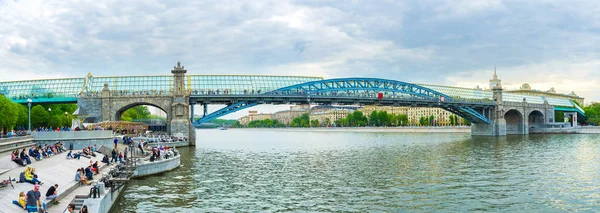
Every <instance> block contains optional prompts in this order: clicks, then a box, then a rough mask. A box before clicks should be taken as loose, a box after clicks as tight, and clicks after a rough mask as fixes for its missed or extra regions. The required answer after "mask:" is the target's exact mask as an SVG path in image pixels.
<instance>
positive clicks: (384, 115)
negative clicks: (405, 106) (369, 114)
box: [377, 111, 390, 126]
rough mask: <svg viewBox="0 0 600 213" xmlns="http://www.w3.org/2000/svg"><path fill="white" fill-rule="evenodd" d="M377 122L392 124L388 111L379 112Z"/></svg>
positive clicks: (381, 124)
mask: <svg viewBox="0 0 600 213" xmlns="http://www.w3.org/2000/svg"><path fill="white" fill-rule="evenodd" d="M377 124H378V126H388V125H390V118H389V117H388V113H387V111H379V112H377Z"/></svg>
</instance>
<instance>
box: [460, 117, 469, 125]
mask: <svg viewBox="0 0 600 213" xmlns="http://www.w3.org/2000/svg"><path fill="white" fill-rule="evenodd" d="M462 121H463V124H465V125H467V126H471V122H470V121H469V120H467V119H464V118H463V119H462Z"/></svg>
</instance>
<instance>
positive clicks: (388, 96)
mask: <svg viewBox="0 0 600 213" xmlns="http://www.w3.org/2000/svg"><path fill="white" fill-rule="evenodd" d="M244 92H245V93H244V94H241V95H240V94H234V93H228V92H225V93H223V92H222V91H216V90H215V91H206V92H205V93H200V91H199V92H198V93H196V92H195V91H193V92H192V94H191V96H192V97H195V98H220V97H247V98H267V97H268V98H276V97H282V98H283V97H285V98H306V99H316V98H367V99H385V100H403V101H427V102H446V103H464V104H481V105H494V101H492V100H489V99H468V98H456V97H453V98H450V99H443V98H437V97H435V98H434V97H423V96H416V95H410V94H404V93H399V92H387V93H386V92H384V93H383V96H382V97H381V98H380V97H379V92H371V91H368V92H364V91H343V92H342V91H328V92H316V93H305V92H292V91H271V92H268V93H262V94H259V93H257V92H261V91H260V90H257V91H254V93H252V92H253V91H250V92H248V91H244Z"/></svg>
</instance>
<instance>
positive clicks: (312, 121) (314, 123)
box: [310, 119, 319, 127]
mask: <svg viewBox="0 0 600 213" xmlns="http://www.w3.org/2000/svg"><path fill="white" fill-rule="evenodd" d="M310 124H311V126H312V127H318V126H319V120H317V119H315V120H311V121H310Z"/></svg>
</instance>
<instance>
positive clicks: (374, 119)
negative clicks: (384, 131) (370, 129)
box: [369, 110, 379, 126]
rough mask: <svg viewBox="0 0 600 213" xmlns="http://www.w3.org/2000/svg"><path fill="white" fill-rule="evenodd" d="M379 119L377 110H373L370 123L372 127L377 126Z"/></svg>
mask: <svg viewBox="0 0 600 213" xmlns="http://www.w3.org/2000/svg"><path fill="white" fill-rule="evenodd" d="M378 118H379V117H378V116H377V110H373V112H371V114H370V115H369V123H371V126H377V123H379V122H378V120H379V119H378Z"/></svg>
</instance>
